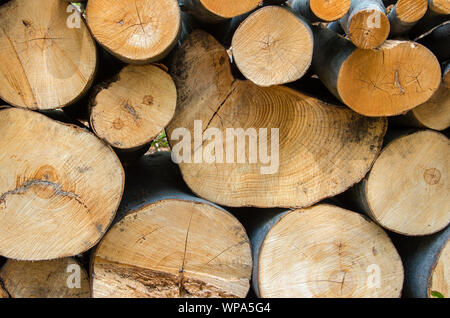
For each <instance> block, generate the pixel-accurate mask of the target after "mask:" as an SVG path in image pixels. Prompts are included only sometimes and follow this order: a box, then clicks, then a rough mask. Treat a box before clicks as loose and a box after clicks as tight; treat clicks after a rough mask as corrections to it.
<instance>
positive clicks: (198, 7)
mask: <svg viewBox="0 0 450 318" xmlns="http://www.w3.org/2000/svg"><path fill="white" fill-rule="evenodd" d="M260 2H261V0H181V1H180V5H181V8H182V10H183V11H185V12H187V13H189V14H192V15H193V16H194V17H196V18H197V19H198V20H200V21H202V22H205V23H218V22H221V21H223V20H226V19H231V18H234V17H237V16H239V15H242V14H245V13H247V12H250V11H252V10H253V9H255V8H256V7H258V5H259V4H260Z"/></svg>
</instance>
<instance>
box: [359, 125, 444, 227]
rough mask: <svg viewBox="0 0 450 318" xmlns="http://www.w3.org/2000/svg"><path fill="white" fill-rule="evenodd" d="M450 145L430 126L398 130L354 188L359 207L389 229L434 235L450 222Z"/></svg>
mask: <svg viewBox="0 0 450 318" xmlns="http://www.w3.org/2000/svg"><path fill="white" fill-rule="evenodd" d="M449 155H450V144H449V141H448V138H447V137H445V136H444V135H442V134H440V133H438V132H434V131H430V130H424V131H418V132H414V133H412V134H405V133H404V132H403V133H402V132H398V133H397V136H395V137H394V136H392V141H390V142H389V143H388V144H387V145H386V146H385V148H384V149H383V151H382V152H381V154H380V156H379V157H378V158H377V160H376V161H375V163H374V166H373V168H372V170H371V171H370V173H369V174H368V175H367V177H366V178H365V179H364V180H363V181H362V182H361V183H360V184H358V185H357V186H355V188H354V189H352V191H351V193H350V194H351V195H350V197H351V198H352V199H353V200H354V202H355V203H356V204H357V206H358V207H359V209H360V210H361V211H364V212H366V213H367V215H369V216H370V217H371V218H372V219H373V220H374V221H376V222H377V223H379V224H380V225H382V226H383V227H384V228H386V229H389V230H390V231H393V232H396V233H400V234H403V235H430V234H433V233H436V232H438V231H440V230H442V229H444V228H445V227H447V226H448V224H449V222H450V205H449V202H448V181H447V178H446V176H447V173H448V171H449V168H450V166H449V163H448V157H449Z"/></svg>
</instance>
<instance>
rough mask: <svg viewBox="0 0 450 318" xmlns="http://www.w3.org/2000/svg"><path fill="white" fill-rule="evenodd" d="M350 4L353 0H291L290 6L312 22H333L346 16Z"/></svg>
mask: <svg viewBox="0 0 450 318" xmlns="http://www.w3.org/2000/svg"><path fill="white" fill-rule="evenodd" d="M350 3H351V0H291V1H289V2H288V5H289V6H290V7H291V8H292V9H293V10H294V12H296V13H299V14H301V15H302V16H304V17H305V18H306V19H308V20H309V21H310V22H319V21H323V22H326V21H328V22H331V21H336V20H339V19H340V18H342V17H343V16H344V15H346V14H347V12H348V10H349V9H350Z"/></svg>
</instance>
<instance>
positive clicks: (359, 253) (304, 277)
mask: <svg viewBox="0 0 450 318" xmlns="http://www.w3.org/2000/svg"><path fill="white" fill-rule="evenodd" d="M248 228H249V236H250V238H251V242H252V249H253V255H254V265H253V266H254V267H253V277H252V286H253V289H254V290H255V292H256V294H257V295H258V296H259V297H268V298H271V297H275V298H277V297H302V298H304V297H307V298H309V297H320V298H323V297H333V298H335V297H345V298H350V297H355V298H359V297H363V298H367V297H400V294H401V290H402V284H403V267H402V262H401V260H400V257H399V255H398V253H397V251H396V249H395V247H394V246H393V244H392V242H391V240H390V239H389V237H388V236H387V235H386V233H385V232H384V231H383V230H382V229H381V228H380V227H379V226H377V225H376V224H375V223H373V222H370V221H368V220H367V219H365V218H364V217H363V216H362V215H360V214H357V213H354V212H351V211H348V210H344V209H342V208H339V207H336V206H332V205H328V204H321V205H317V206H313V207H310V208H307V209H301V210H290V211H286V212H279V211H273V212H271V211H270V213H267V212H263V211H261V213H258V217H253V219H252V221H251V222H250V223H249V226H248Z"/></svg>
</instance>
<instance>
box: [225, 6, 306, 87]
mask: <svg viewBox="0 0 450 318" xmlns="http://www.w3.org/2000/svg"><path fill="white" fill-rule="evenodd" d="M280 21H283V23H282V24H280ZM313 46H314V43H313V35H312V32H311V29H310V27H309V26H308V23H307V22H305V21H304V20H303V19H302V18H301V17H300V16H297V15H295V14H294V13H292V12H291V11H289V10H288V9H286V8H282V7H277V6H267V7H264V8H261V9H259V10H258V11H256V12H254V13H252V14H251V15H250V16H249V17H248V18H246V19H245V20H244V22H242V23H241V24H240V26H239V28H238V29H237V30H236V32H235V33H234V36H233V40H232V51H233V57H234V61H235V63H236V65H237V67H238V68H239V70H240V71H241V72H242V74H243V75H244V76H245V77H246V78H247V79H249V80H251V81H252V82H254V83H255V84H257V85H260V86H272V85H279V84H284V83H289V82H293V81H296V80H298V79H299V78H301V77H302V76H303V75H304V74H305V73H306V71H307V70H308V68H309V66H310V65H311V60H312V54H313Z"/></svg>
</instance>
